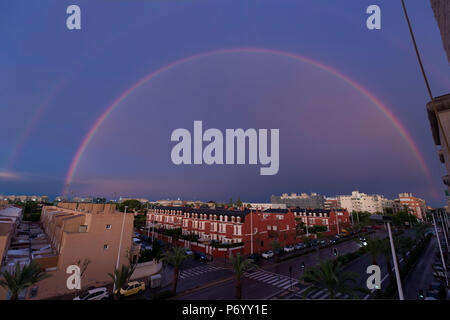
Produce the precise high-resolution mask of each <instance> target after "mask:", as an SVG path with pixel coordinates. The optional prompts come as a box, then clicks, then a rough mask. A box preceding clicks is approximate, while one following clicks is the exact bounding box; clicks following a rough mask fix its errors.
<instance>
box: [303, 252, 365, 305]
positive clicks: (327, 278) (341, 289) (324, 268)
mask: <svg viewBox="0 0 450 320" xmlns="http://www.w3.org/2000/svg"><path fill="white" fill-rule="evenodd" d="M357 279H358V274H357V273H354V272H347V271H344V268H343V266H342V264H341V263H339V262H338V261H337V260H336V259H333V260H326V261H322V262H320V263H319V264H318V265H317V266H315V267H312V268H307V269H306V270H305V273H304V275H303V276H302V277H301V278H300V280H301V281H306V282H309V283H311V284H312V285H311V286H310V287H309V288H308V289H307V290H305V291H304V296H305V297H306V296H307V295H308V294H309V293H311V292H313V291H317V290H322V289H326V290H327V291H328V298H329V299H336V298H337V294H338V293H340V294H348V295H350V296H352V297H353V298H358V296H357V295H356V293H355V291H364V292H365V289H362V288H356V289H353V288H352V287H351V286H350V285H349V282H356V280H357Z"/></svg>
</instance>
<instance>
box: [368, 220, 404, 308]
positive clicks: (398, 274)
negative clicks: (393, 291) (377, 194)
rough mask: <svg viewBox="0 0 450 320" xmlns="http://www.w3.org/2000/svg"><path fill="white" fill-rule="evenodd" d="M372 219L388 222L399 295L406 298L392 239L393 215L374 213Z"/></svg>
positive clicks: (400, 297) (402, 298) (401, 298)
mask: <svg viewBox="0 0 450 320" xmlns="http://www.w3.org/2000/svg"><path fill="white" fill-rule="evenodd" d="M370 219H371V220H376V221H383V222H386V225H387V228H388V232H389V241H390V243H391V251H392V260H393V261H394V269H395V278H396V280H397V288H398V297H399V299H400V300H405V298H404V296H403V289H402V282H401V280H400V272H399V270H398V264H397V256H396V255H395V247H394V240H393V239H392V232H391V221H392V217H389V216H382V215H377V214H374V215H371V216H370Z"/></svg>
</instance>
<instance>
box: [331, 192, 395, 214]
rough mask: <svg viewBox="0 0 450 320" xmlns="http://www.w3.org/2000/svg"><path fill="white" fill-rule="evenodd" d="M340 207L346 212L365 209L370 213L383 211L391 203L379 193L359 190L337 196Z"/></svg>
mask: <svg viewBox="0 0 450 320" xmlns="http://www.w3.org/2000/svg"><path fill="white" fill-rule="evenodd" d="M337 198H338V204H339V207H340V208H344V209H347V211H348V212H353V211H359V212H363V211H367V212H370V213H377V212H383V211H384V209H385V208H386V207H388V206H389V205H390V204H391V203H390V201H389V200H388V199H386V198H384V197H383V196H381V195H376V194H375V195H368V194H365V193H361V192H359V191H353V192H352V194H351V195H348V196H347V195H343V196H337Z"/></svg>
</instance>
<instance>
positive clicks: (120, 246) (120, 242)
mask: <svg viewBox="0 0 450 320" xmlns="http://www.w3.org/2000/svg"><path fill="white" fill-rule="evenodd" d="M127 208H128V207H127V206H125V210H124V212H123V219H122V230H121V231H120V240H119V250H118V251H117V261H116V270H118V269H119V261H120V249H121V248H122V236H123V227H124V225H125V215H126V214H127ZM114 276H116V274H115V275H114ZM117 289H120V288H117ZM115 292H116V281H114V288H113V294H114V293H115Z"/></svg>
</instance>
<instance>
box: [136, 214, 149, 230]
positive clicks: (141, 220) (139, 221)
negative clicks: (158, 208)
mask: <svg viewBox="0 0 450 320" xmlns="http://www.w3.org/2000/svg"><path fill="white" fill-rule="evenodd" d="M146 222H147V216H146V215H145V214H138V215H136V216H135V217H134V227H135V228H136V229H139V228H142V227H144V226H145V224H146Z"/></svg>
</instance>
